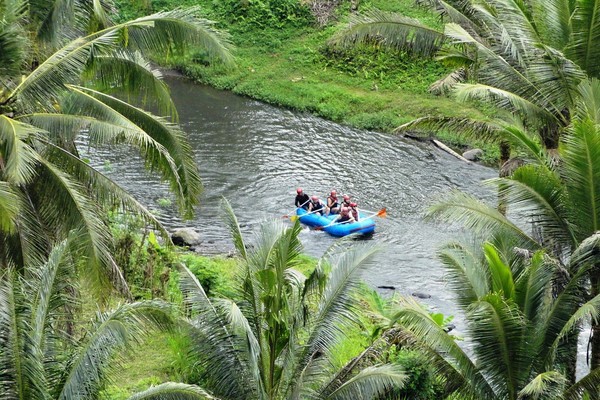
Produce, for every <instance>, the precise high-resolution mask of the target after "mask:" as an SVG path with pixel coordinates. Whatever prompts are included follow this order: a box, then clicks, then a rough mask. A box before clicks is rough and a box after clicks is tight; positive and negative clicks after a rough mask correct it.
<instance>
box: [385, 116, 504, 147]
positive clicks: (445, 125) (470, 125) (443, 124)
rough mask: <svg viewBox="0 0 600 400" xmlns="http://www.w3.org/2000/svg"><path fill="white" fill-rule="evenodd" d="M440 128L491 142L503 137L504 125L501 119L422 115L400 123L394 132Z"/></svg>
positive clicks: (427, 130)
mask: <svg viewBox="0 0 600 400" xmlns="http://www.w3.org/2000/svg"><path fill="white" fill-rule="evenodd" d="M440 130H449V131H451V132H454V133H456V134H458V135H461V136H463V137H465V138H472V139H478V140H484V141H489V142H497V141H499V140H500V139H501V137H502V126H501V125H500V124H499V121H482V120H477V119H473V118H459V117H433V116H427V117H421V118H417V119H415V120H413V121H410V122H407V123H406V124H403V125H400V126H399V127H398V128H396V129H395V130H394V132H395V133H409V132H410V133H412V132H415V131H417V132H423V131H425V132H437V131H440Z"/></svg>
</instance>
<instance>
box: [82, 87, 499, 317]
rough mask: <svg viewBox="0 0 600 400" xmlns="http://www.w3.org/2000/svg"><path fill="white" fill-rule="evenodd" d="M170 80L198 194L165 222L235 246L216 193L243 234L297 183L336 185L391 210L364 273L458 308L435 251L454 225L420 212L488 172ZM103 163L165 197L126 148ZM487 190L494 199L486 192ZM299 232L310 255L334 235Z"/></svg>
mask: <svg viewBox="0 0 600 400" xmlns="http://www.w3.org/2000/svg"><path fill="white" fill-rule="evenodd" d="M169 84H170V85H171V88H172V93H173V97H174V100H175V103H176V104H177V107H178V110H179V115H180V122H181V125H182V126H183V128H184V130H185V131H186V132H187V133H188V135H189V137H190V141H191V142H192V146H193V149H194V152H195V156H196V160H197V162H198V164H199V166H200V172H201V176H202V180H203V183H204V187H205V191H204V194H203V196H202V198H201V205H200V207H199V210H198V213H197V217H196V219H195V220H194V221H189V222H182V221H181V220H179V219H178V218H177V217H176V215H175V213H173V212H168V211H165V210H162V211H161V212H162V213H163V214H162V217H161V218H162V220H163V222H165V223H166V224H167V225H168V226H171V227H174V226H183V225H186V226H194V227H197V228H198V229H200V230H201V232H202V234H203V235H204V237H205V238H206V241H207V242H206V244H207V245H208V246H212V247H214V248H216V249H218V250H221V251H227V250H229V249H230V248H231V246H232V245H231V243H230V240H229V234H228V232H227V230H226V228H225V226H224V224H223V223H222V222H221V219H220V215H219V202H220V199H221V197H222V196H224V197H226V198H227V199H229V201H230V202H231V204H232V206H233V207H234V209H235V211H236V213H237V216H238V218H239V220H240V223H241V224H242V226H243V229H244V230H246V231H250V230H251V229H252V227H254V226H256V225H257V224H258V223H259V222H260V221H261V220H264V219H266V218H281V217H282V216H283V215H286V214H289V213H291V212H293V210H294V207H293V200H294V195H295V189H296V187H297V186H301V187H303V188H304V189H305V191H306V192H307V193H308V194H318V195H319V196H321V197H322V198H324V197H325V196H326V194H327V193H328V192H329V191H330V190H332V189H336V190H337V191H338V193H348V194H350V195H351V196H352V197H353V198H354V199H356V201H357V202H358V203H359V207H362V208H364V209H366V210H373V211H377V210H379V209H380V208H382V207H386V208H387V212H388V217H387V218H386V219H379V220H377V230H376V233H375V235H373V237H372V238H371V239H370V240H376V241H378V242H381V243H383V244H384V245H385V247H384V250H383V251H382V252H381V253H380V254H379V255H378V256H377V258H376V262H375V264H374V266H373V267H372V268H370V270H368V271H367V272H366V273H365V274H364V278H365V280H367V281H368V282H369V283H371V284H373V285H374V286H381V285H385V286H394V287H396V288H397V289H398V290H399V291H400V292H402V293H408V294H410V293H413V292H424V293H428V294H430V295H431V298H430V299H428V300H425V301H426V302H428V304H430V305H431V306H433V307H434V308H436V309H438V310H440V311H442V312H444V313H445V314H455V313H456V310H455V309H454V307H453V306H452V303H451V297H450V292H449V289H448V288H446V286H445V284H444V279H443V270H442V268H441V264H440V262H439V261H437V260H436V258H435V253H436V250H437V249H438V248H439V246H440V245H441V244H443V243H444V242H446V241H448V240H449V239H450V238H451V235H456V233H457V232H456V231H455V230H451V229H448V228H446V227H444V226H440V225H439V224H435V223H432V222H425V221H423V219H422V215H423V212H424V210H425V209H426V207H427V206H428V205H429V204H431V202H432V201H433V200H434V199H436V198H438V197H439V196H441V195H443V194H445V193H447V192H448V191H449V190H451V189H453V188H459V189H461V190H463V191H466V192H469V193H476V194H478V195H479V196H482V195H483V194H485V193H486V192H485V191H484V189H483V188H482V186H481V184H480V183H481V181H483V180H485V179H488V178H491V177H493V176H495V175H496V171H495V170H494V169H490V168H485V167H482V166H479V165H467V164H465V163H463V162H461V161H459V160H457V159H455V158H453V157H452V156H450V155H448V154H446V153H443V152H441V151H440V150H438V149H436V148H434V147H432V146H430V145H428V144H422V143H418V142H413V141H409V140H405V139H402V138H399V137H395V136H390V135H386V134H380V133H375V132H368V131H361V130H356V129H352V128H348V127H345V126H341V125H337V124H335V123H332V122H328V121H324V120H322V119H319V118H316V117H313V116H310V115H304V114H299V113H295V112H291V111H286V110H280V109H277V108H275V107H271V106H268V105H265V104H262V103H260V102H257V101H253V100H249V99H246V98H242V97H238V96H235V95H233V94H231V93H228V92H221V91H217V90H214V89H212V88H209V87H204V86H196V85H193V84H191V83H188V82H186V81H183V80H178V79H171V80H170V81H169ZM105 161H109V162H110V164H111V172H110V174H111V176H112V177H113V179H115V180H116V181H118V182H119V183H121V184H122V185H123V186H125V187H126V188H127V189H128V190H130V191H131V192H132V193H133V194H134V195H135V196H136V198H137V199H139V200H140V201H141V202H142V203H143V204H146V205H148V206H149V207H155V208H157V207H158V206H157V200H159V199H161V198H163V197H168V195H167V194H166V189H165V187H164V186H161V185H160V184H159V183H158V182H157V181H156V179H155V178H154V177H153V176H151V175H149V174H147V173H145V172H144V170H143V168H142V166H141V163H139V160H136V159H135V158H132V157H131V154H130V153H129V152H127V151H126V150H123V149H120V150H119V149H117V151H115V150H114V149H112V150H111V151H107V152H104V153H99V154H97V155H95V156H94V162H98V163H103V162H105ZM485 196H486V197H487V199H488V200H490V201H493V195H492V194H491V193H487V194H485ZM301 239H302V242H303V244H304V246H305V250H306V252H307V253H309V254H312V255H316V256H318V255H320V254H322V253H323V252H324V250H325V249H326V248H327V247H328V246H329V245H331V244H332V243H333V242H334V240H335V239H334V238H332V237H329V236H328V235H327V234H326V233H324V232H320V231H313V230H308V229H305V230H304V231H303V232H302V234H301Z"/></svg>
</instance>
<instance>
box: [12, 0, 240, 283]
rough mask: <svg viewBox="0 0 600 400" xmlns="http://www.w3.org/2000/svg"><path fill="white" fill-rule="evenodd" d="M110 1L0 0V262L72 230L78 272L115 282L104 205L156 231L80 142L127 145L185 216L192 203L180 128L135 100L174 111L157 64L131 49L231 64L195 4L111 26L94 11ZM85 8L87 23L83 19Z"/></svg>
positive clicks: (18, 258)
mask: <svg viewBox="0 0 600 400" xmlns="http://www.w3.org/2000/svg"><path fill="white" fill-rule="evenodd" d="M111 4H112V2H110V1H91V0H90V1H87V0H85V1H84V0H81V1H73V2H63V1H36V2H33V1H32V2H28V1H25V0H14V1H9V2H4V3H3V5H2V6H1V7H0V20H1V21H2V22H1V23H0V43H2V44H3V46H5V47H6V48H7V52H6V53H5V52H4V51H3V52H2V55H1V56H0V62H1V64H0V82H1V85H2V86H1V87H0V217H2V223H0V227H2V229H1V230H0V265H2V266H5V265H14V266H15V268H17V269H19V268H22V266H24V265H27V264H33V263H36V262H37V263H39V262H41V261H42V260H43V259H45V258H46V256H47V255H48V254H49V250H50V248H51V247H52V244H53V243H56V242H57V241H60V240H61V239H63V238H65V237H66V236H67V235H68V232H70V231H71V230H73V229H78V230H81V232H82V234H81V235H79V236H78V240H81V241H83V242H85V243H86V244H87V246H85V247H84V248H85V249H86V254H85V256H86V259H87V260H88V261H89V264H90V265H89V267H90V268H91V270H92V271H94V272H93V273H90V274H89V276H90V277H95V278H96V279H97V280H102V279H103V277H106V276H107V275H108V276H109V277H111V278H113V280H115V281H122V280H121V279H119V277H120V273H119V271H118V268H116V266H115V265H114V261H113V260H112V256H111V254H110V251H109V249H110V240H109V239H110V238H109V232H108V229H107V226H106V221H105V215H106V211H107V207H116V208H117V209H120V210H128V211H133V212H136V213H138V214H140V215H142V216H144V217H145V218H146V219H147V220H148V221H150V222H152V223H154V225H155V226H157V227H159V228H160V226H159V224H158V223H157V222H156V221H155V220H154V218H153V217H152V216H151V215H150V213H148V212H147V210H146V209H145V208H144V207H143V206H142V205H140V204H139V203H138V202H137V201H136V200H135V199H134V198H132V197H131V196H130V195H129V194H128V193H127V192H126V191H124V190H123V189H122V188H120V187H119V186H118V185H116V184H115V183H114V182H113V181H111V180H110V179H109V178H107V177H106V176H104V175H103V174H102V173H101V172H100V171H98V170H97V169H96V168H94V167H93V166H92V165H89V164H88V163H86V162H84V160H82V158H81V157H80V155H79V146H81V143H82V142H83V143H85V145H87V146H91V147H92V148H93V147H95V146H106V145H115V144H127V145H129V146H132V147H134V148H137V149H138V150H139V152H140V154H141V156H142V158H143V159H144V160H145V162H146V165H147V166H148V167H149V168H150V169H151V170H154V171H156V172H157V173H158V174H159V176H160V177H161V178H162V179H163V180H165V181H167V182H168V183H169V184H170V188H171V190H172V191H173V193H174V194H175V196H176V198H177V199H178V204H179V207H180V210H181V212H182V213H183V214H184V215H185V216H188V217H189V216H190V215H191V213H192V211H193V207H194V205H195V204H197V201H198V194H199V192H200V190H201V185H200V180H199V176H198V170H197V167H196V165H195V160H194V157H193V154H192V151H191V149H190V146H189V144H188V143H187V141H186V140H185V138H184V135H183V132H182V131H181V129H180V128H179V127H178V126H177V125H176V124H174V123H173V122H171V121H170V120H169V119H168V118H164V117H161V116H157V115H155V114H153V113H150V112H148V111H145V110H144V109H143V108H142V107H143V106H144V105H145V104H146V105H151V104H154V109H155V110H158V111H159V112H160V113H161V114H163V115H165V114H171V117H176V112H175V110H174V108H173V106H172V101H171V99H170V96H169V91H168V88H167V87H166V85H165V83H164V82H163V81H162V80H161V79H160V78H161V76H160V73H159V72H157V71H156V70H155V69H153V68H152V67H151V66H150V64H149V63H148V62H147V61H146V60H145V58H144V57H143V56H142V54H161V53H162V54H164V53H165V52H171V53H184V52H185V51H186V50H187V49H189V48H190V46H201V47H203V48H205V49H206V50H207V51H208V52H209V53H210V54H211V55H212V56H214V58H215V59H221V60H223V61H225V62H231V54H230V48H231V46H230V44H229V42H228V40H227V37H226V36H224V35H223V34H222V33H220V32H218V31H216V30H214V29H213V28H212V23H211V22H210V21H207V20H204V19H202V18H198V17H197V14H198V10H197V9H195V8H192V9H185V10H184V9H177V10H173V11H166V12H160V13H157V14H153V15H150V16H147V17H142V18H138V19H136V20H133V21H127V22H124V23H121V24H116V25H115V24H112V22H111V21H110V19H109V18H108V15H109V14H108V13H107V12H106V10H107V9H110V5H111ZM40 5H43V7H42V6H40ZM38 6H39V7H42V8H38ZM42 10H52V11H51V13H50V14H47V13H46V11H44V12H41V11H42ZM90 14H93V15H94V17H93V21H91V20H90V19H86V18H84V17H83V16H85V15H90ZM74 16H77V17H78V18H75V19H73V18H74ZM67 22H69V23H71V25H65V23H67ZM67 32H68V34H67ZM31 38H33V39H31ZM64 38H68V39H69V40H66V41H65V40H64ZM30 39H31V40H30ZM46 39H47V40H46ZM145 99H151V100H152V101H151V102H150V101H145ZM19 266H21V267H19ZM107 272H108V274H107Z"/></svg>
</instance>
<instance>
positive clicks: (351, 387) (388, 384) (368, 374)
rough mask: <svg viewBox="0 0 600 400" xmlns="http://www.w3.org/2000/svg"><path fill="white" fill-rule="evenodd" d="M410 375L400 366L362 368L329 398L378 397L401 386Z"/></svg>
mask: <svg viewBox="0 0 600 400" xmlns="http://www.w3.org/2000/svg"><path fill="white" fill-rule="evenodd" d="M407 379H408V376H407V375H406V374H405V373H404V371H403V370H402V369H401V368H399V367H398V366H394V365H389V364H388V365H380V366H372V367H367V368H364V369H362V370H361V371H360V372H359V373H358V374H356V375H355V376H353V377H352V378H350V379H349V380H348V381H346V382H344V383H343V384H342V385H341V386H340V387H338V388H337V389H336V390H335V391H333V392H332V393H331V394H330V395H329V396H327V397H326V398H327V399H376V398H379V396H382V395H383V394H385V393H386V392H387V391H389V390H391V389H393V388H401V387H402V386H403V385H404V383H405V382H406V381H407Z"/></svg>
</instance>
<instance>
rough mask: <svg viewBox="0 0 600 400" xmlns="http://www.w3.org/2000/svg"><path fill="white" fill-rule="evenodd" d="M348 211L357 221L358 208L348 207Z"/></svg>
mask: <svg viewBox="0 0 600 400" xmlns="http://www.w3.org/2000/svg"><path fill="white" fill-rule="evenodd" d="M350 212H351V213H352V216H353V217H354V219H355V220H356V221H358V209H357V208H355V207H350Z"/></svg>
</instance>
